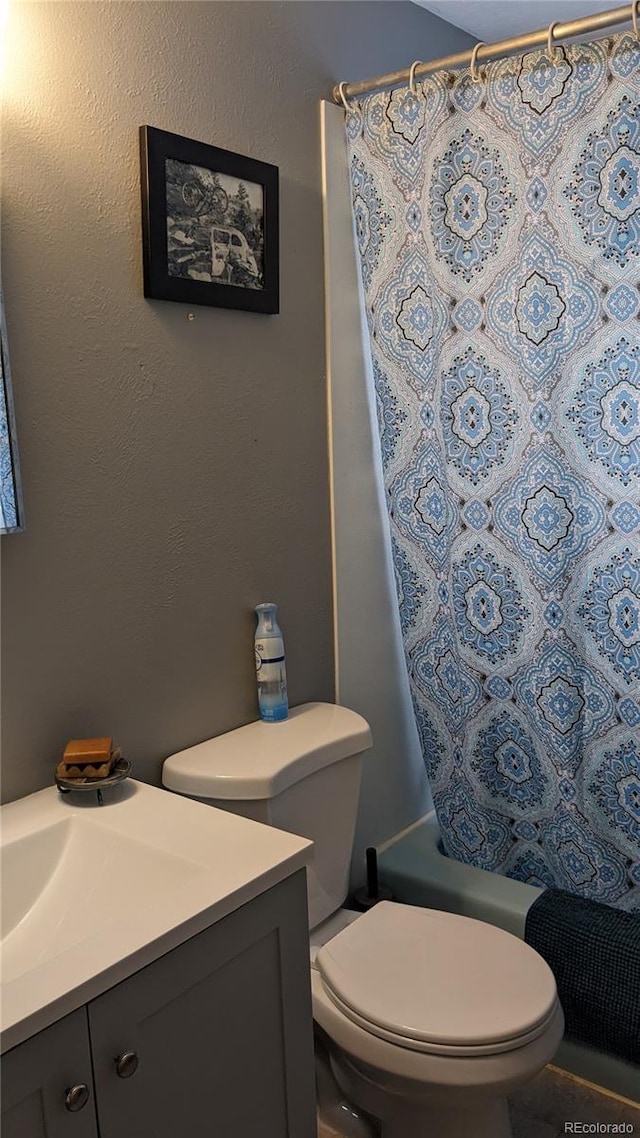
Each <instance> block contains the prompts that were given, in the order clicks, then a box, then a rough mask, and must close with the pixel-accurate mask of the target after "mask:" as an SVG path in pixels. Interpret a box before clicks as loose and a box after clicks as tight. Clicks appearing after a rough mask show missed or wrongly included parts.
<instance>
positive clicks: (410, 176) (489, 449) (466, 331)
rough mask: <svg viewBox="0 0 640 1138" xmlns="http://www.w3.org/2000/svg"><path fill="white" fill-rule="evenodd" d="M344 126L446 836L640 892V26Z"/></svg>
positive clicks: (373, 104) (383, 98) (412, 96)
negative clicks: (636, 31) (636, 33)
mask: <svg viewBox="0 0 640 1138" xmlns="http://www.w3.org/2000/svg"><path fill="white" fill-rule="evenodd" d="M346 130H347V139H348V147H349V162H350V175H351V186H352V195H353V213H354V223H355V235H356V242H357V247H358V251H359V262H360V268H361V275H362V284H363V289H364V298H365V314H366V322H367V325H368V330H369V337H370V349H371V359H372V370H373V377H374V384H375V396H376V404H377V411H378V423H379V432H380V446H381V455H382V464H383V471H384V483H385V491H386V498H387V504H388V512H389V523H390V529H391V542H392V549H393V559H394V565H395V575H396V584H397V593H398V603H399V612H400V622H401V627H402V634H403V641H404V649H405V657H406V663H407V669H408V674H409V682H410V688H411V694H412V700H413V705H414V711H415V717H416V723H417V727H418V732H419V736H420V740H421V744H422V749H423V754H424V761H425V765H426V770H427V774H428V778H429V782H430V785H431V789H432V793H433V798H434V803H435V807H436V812H437V815H438V819H439V823H440V828H441V833H442V841H443V845H444V848H445V851H446V852H447V853H448V854H449V855H451V856H453V857H456V858H458V859H460V860H462V861H465V862H470V863H472V864H474V865H477V866H480V867H482V868H483V869H488V870H495V871H498V872H500V873H504V874H507V875H508V876H511V877H515V878H518V879H519V880H522V881H527V882H530V883H532V884H535V885H554V886H556V887H559V888H564V889H568V890H571V891H573V892H575V893H578V894H581V895H583V896H586V897H590V898H592V899H595V900H598V901H605V902H607V903H609V904H612V905H616V906H619V907H620V908H623V909H627V910H637V909H640V745H639V738H640V542H639V534H640V281H639V269H640V44H639V43H638V42H637V41H636V39H635V38H634V37H633V36H632V35H630V34H622V35H618V36H615V37H613V38H608V39H606V40H601V41H599V42H596V43H590V44H581V45H573V46H568V47H558V48H556V49H555V50H554V52H553V53H551V54H549V53H548V52H547V51H538V52H535V53H531V54H528V55H525V56H523V57H520V58H509V59H502V60H499V61H497V62H495V63H492V64H490V65H488V66H487V67H484V68H481V69H480V70H479V74H477V75H476V76H475V77H472V76H471V74H470V73H469V71H463V72H458V73H453V74H449V73H444V72H440V73H437V74H434V75H433V76H432V77H429V78H428V79H426V80H425V82H424V83H421V84H417V86H416V88H415V91H414V93H412V92H411V91H410V90H408V89H407V88H405V87H403V88H399V89H397V90H393V91H388V92H383V93H378V94H373V95H370V96H368V97H367V98H365V99H364V100H363V101H362V102H361V103H356V104H353V105H351V106H350V109H349V113H348V114H347V119H346Z"/></svg>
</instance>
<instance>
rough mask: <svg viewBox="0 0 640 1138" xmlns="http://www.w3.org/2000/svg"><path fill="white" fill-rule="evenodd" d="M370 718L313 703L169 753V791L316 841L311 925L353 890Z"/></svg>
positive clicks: (165, 774)
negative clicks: (280, 717)
mask: <svg viewBox="0 0 640 1138" xmlns="http://www.w3.org/2000/svg"><path fill="white" fill-rule="evenodd" d="M371 744H372V739H371V731H370V728H369V725H368V723H367V722H366V720H364V719H363V718H362V716H361V715H358V714H357V713H356V712H355V711H350V710H349V708H347V707H338V706H337V705H336V704H331V703H305V704H302V705H301V706H300V707H293V708H291V710H290V712H289V718H288V719H285V720H283V721H282V722H280V723H264V722H263V721H262V720H258V721H256V722H254V723H247V724H246V726H244V727H238V728H237V729H236V730H235V731H228V732H227V733H226V734H224V735H218V736H216V737H215V738H214V739H208V740H206V741H205V742H204V743H198V744H197V745H196V746H195V747H189V748H188V749H187V750H185V751H179V752H178V753H177V754H175V755H171V757H170V758H168V759H167V760H166V761H165V763H164V766H163V768H162V782H163V785H164V786H166V787H167V788H168V789H169V790H175V791H177V792H178V793H179V794H185V795H187V796H188V797H189V798H196V799H199V800H200V801H205V802H208V803H210V805H212V806H217V807H219V808H220V809H222V810H229V811H231V813H233V814H242V815H243V816H244V817H245V818H253V819H254V821H256V822H264V823H266V825H268V826H275V827H277V829H279V830H288V831H289V832H290V833H292V834H299V835H300V836H301V837H303V838H310V839H311V840H312V841H313V843H314V857H313V863H312V865H311V866H309V867H308V869H307V887H308V894H309V927H310V928H314V927H315V926H316V925H318V924H320V922H321V921H324V920H326V919H327V917H330V916H331V914H332V913H334V912H335V911H336V910H337V909H339V908H340V906H341V905H342V903H343V901H344V900H345V898H346V896H347V892H348V884H349V867H350V863H351V849H352V845H353V833H354V829H355V823H356V814H357V809H358V793H359V789H360V771H361V765H362V754H363V752H364V751H366V750H368V749H369V747H371Z"/></svg>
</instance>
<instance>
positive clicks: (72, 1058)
mask: <svg viewBox="0 0 640 1138" xmlns="http://www.w3.org/2000/svg"><path fill="white" fill-rule="evenodd" d="M89 1048H90V1051H89ZM3 1063H4V1067H3V1084H4V1085H5V1086H6V1090H5V1095H4V1096H3V1113H2V1135H3V1138H39V1136H40V1135H46V1138H65V1136H67V1135H69V1136H72V1138H73V1136H74V1135H77V1136H78V1138H93V1136H94V1135H95V1136H99V1138H177V1136H178V1135H182V1134H185V1135H188V1136H189V1138H200V1136H202V1138H205V1136H209V1135H211V1136H213V1135H215V1136H216V1138H315V1093H314V1070H313V1038H312V1017H311V996H310V978H309V941H308V925H307V917H306V889H305V874H304V870H301V871H299V872H297V873H296V874H294V875H293V876H292V877H290V878H288V879H287V880H286V881H284V882H282V883H281V884H280V885H276V886H274V887H273V888H271V889H269V890H268V891H267V892H266V893H263V894H261V895H260V896H258V897H257V898H255V899H254V900H253V901H250V902H248V903H247V904H245V905H244V906H242V907H241V908H240V909H238V910H236V912H234V913H231V914H230V915H229V916H228V917H225V918H223V919H222V920H220V921H218V922H217V923H216V924H215V925H212V926H211V927H210V928H208V929H205V930H204V931H203V932H201V933H199V934H198V935H197V936H194V937H192V938H191V939H190V940H188V941H186V942H185V943H183V944H182V945H180V946H179V947H178V948H175V949H173V950H172V951H171V952H169V953H167V954H166V955H165V956H162V957H160V958H159V959H158V960H156V961H154V962H153V963H152V964H150V965H148V966H147V967H146V968H143V969H142V970H141V971H139V972H136V973H135V974H134V975H132V976H131V977H130V978H129V979H127V980H123V981H122V982H121V983H119V984H118V985H117V986H116V987H114V988H111V989H109V990H108V991H106V992H104V994H102V995H100V996H98V997H97V998H96V999H94V1000H92V1001H91V1002H90V1003H89V1004H87V1005H86V1007H85V1008H80V1009H78V1011H76V1012H74V1013H72V1014H71V1015H69V1016H67V1017H66V1018H65V1019H64V1020H61V1021H60V1022H59V1023H57V1024H54V1025H53V1026H52V1027H50V1028H47V1029H46V1030H45V1031H43V1032H41V1033H40V1034H39V1035H37V1036H35V1037H33V1038H32V1039H29V1040H28V1041H27V1042H26V1043H23V1044H21V1045H20V1046H18V1047H16V1048H14V1049H13V1050H12V1051H10V1052H8V1053H7V1055H6V1056H5V1057H4V1060H3ZM91 1065H92V1068H93V1071H92V1074H91ZM81 1083H86V1084H87V1086H88V1089H89V1095H88V1100H87V1102H86V1103H85V1104H84V1105H83V1106H82V1108H81V1109H80V1110H77V1111H75V1112H74V1111H72V1110H69V1109H68V1105H65V1095H66V1094H67V1093H68V1090H69V1088H73V1087H75V1086H77V1085H79V1084H81ZM5 1096H6V1097H5Z"/></svg>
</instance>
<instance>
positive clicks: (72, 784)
mask: <svg viewBox="0 0 640 1138" xmlns="http://www.w3.org/2000/svg"><path fill="white" fill-rule="evenodd" d="M132 765H133V764H132V762H131V759H124V758H122V757H121V758H119V759H118V761H117V762H116V764H115V766H114V767H112V768H111V773H110V774H108V775H107V776H106V778H100V779H95V778H60V777H59V776H58V775H56V776H55V778H56V786H57V787H58V790H59V791H60V793H61V794H69V793H70V792H71V791H72V790H73V791H78V792H79V793H80V794H84V793H85V792H86V791H93V793H94V794H97V796H98V805H99V806H102V805H103V800H102V791H103V790H108V789H109V788H110V787H112V786H117V785H118V783H119V782H122V781H123V780H124V779H125V778H128V777H129V775H130V774H131V767H132Z"/></svg>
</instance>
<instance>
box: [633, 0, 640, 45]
mask: <svg viewBox="0 0 640 1138" xmlns="http://www.w3.org/2000/svg"><path fill="white" fill-rule="evenodd" d="M638 9H640V0H632V3H631V20H632V23H633V34H634V36H635V37H636V39H637V41H638V43H640V31H638Z"/></svg>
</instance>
